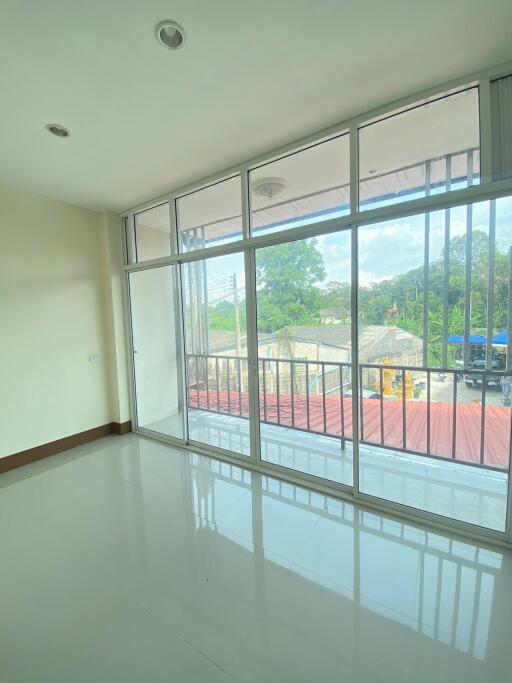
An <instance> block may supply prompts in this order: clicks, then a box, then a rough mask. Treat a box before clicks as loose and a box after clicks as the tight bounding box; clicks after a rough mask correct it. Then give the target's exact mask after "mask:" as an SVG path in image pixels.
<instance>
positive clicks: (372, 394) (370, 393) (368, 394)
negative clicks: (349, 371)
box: [344, 389, 380, 399]
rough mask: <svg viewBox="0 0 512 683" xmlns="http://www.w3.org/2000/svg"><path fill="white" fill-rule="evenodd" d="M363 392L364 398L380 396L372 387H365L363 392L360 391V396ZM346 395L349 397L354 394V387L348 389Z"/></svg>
mask: <svg viewBox="0 0 512 683" xmlns="http://www.w3.org/2000/svg"><path fill="white" fill-rule="evenodd" d="M361 394H362V397H363V398H377V399H378V398H380V394H379V393H378V392H377V391H371V390H370V389H363V391H362V392H359V395H360V396H361ZM344 395H345V396H347V397H350V396H352V389H349V390H348V391H346V392H345V394H344Z"/></svg>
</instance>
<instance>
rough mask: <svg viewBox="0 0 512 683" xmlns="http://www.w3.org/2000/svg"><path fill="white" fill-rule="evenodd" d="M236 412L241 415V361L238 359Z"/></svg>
mask: <svg viewBox="0 0 512 683" xmlns="http://www.w3.org/2000/svg"><path fill="white" fill-rule="evenodd" d="M238 412H239V414H240V415H242V360H241V358H238Z"/></svg>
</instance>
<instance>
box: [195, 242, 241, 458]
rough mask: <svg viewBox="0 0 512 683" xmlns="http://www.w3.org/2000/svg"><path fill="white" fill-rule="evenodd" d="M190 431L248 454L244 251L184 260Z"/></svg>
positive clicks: (203, 439) (199, 438)
mask: <svg viewBox="0 0 512 683" xmlns="http://www.w3.org/2000/svg"><path fill="white" fill-rule="evenodd" d="M182 286H183V294H184V306H185V351H186V362H187V387H188V394H187V401H188V403H187V406H188V424H189V436H190V439H192V440H193V441H200V442H202V443H205V444H209V445H211V446H216V447H218V448H223V449H225V450H228V451H233V452H235V453H240V454H242V455H250V438H249V437H250V428H249V389H248V381H249V372H248V363H247V324H246V314H245V271H244V256H243V254H233V255H226V256H218V257H214V258H210V259H203V260H199V261H195V262H193V263H185V264H183V265H182Z"/></svg>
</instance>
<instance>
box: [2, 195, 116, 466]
mask: <svg viewBox="0 0 512 683" xmlns="http://www.w3.org/2000/svg"><path fill="white" fill-rule="evenodd" d="M118 227H119V223H118V221H117V219H115V217H112V216H105V215H104V214H103V215H101V214H99V213H96V212H93V211H89V210H86V209H81V208H78V207H76V206H72V205H69V204H64V203H62V202H58V201H54V200H52V199H48V198H46V197H42V196H39V195H35V194H32V193H29V192H24V191H21V190H18V189H14V188H10V187H6V186H1V185H0V457H2V456H6V455H9V454H11V453H15V452H18V451H21V450H24V449H27V448H31V447H33V446H37V445H40V444H44V443H47V442H49V441H54V440H56V439H59V438H62V437H64V436H68V435H71V434H75V433H77V432H81V431H85V430H87V429H91V428H93V427H97V426H100V425H103V424H106V423H108V422H110V421H112V420H114V419H116V420H117V419H125V418H126V419H128V415H129V413H128V402H127V385H126V371H125V370H124V369H123V368H122V365H123V363H124V362H125V358H124V357H123V353H124V349H123V346H122V344H121V342H122V341H124V338H123V337H121V331H122V328H123V325H124V322H123V321H122V302H121V301H120V296H121V289H120V287H121V285H120V278H119V270H118V268H119V266H120V263H118V262H117V259H118V258H119V255H120V231H119V229H118ZM106 245H109V248H110V251H109V252H108V254H105V247H106ZM107 265H108V272H107V270H106V268H107ZM116 270H117V274H116ZM114 311H115V312H116V316H117V317H115V316H114V315H113V313H114ZM120 344H121V345H120ZM90 356H97V360H96V362H92V363H91V362H90ZM113 376H115V377H116V382H115V383H114V382H113V381H112V377H113ZM118 377H119V378H120V379H119V381H117V378H118ZM114 384H115V386H114ZM116 395H117V401H116V399H115V396H116Z"/></svg>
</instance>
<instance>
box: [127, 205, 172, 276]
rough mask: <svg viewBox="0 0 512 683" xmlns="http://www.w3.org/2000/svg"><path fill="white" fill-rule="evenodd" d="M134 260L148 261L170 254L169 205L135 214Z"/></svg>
mask: <svg viewBox="0 0 512 683" xmlns="http://www.w3.org/2000/svg"><path fill="white" fill-rule="evenodd" d="M135 249H136V260H137V261H138V262H139V263H140V262H141V261H150V260H151V259H154V258H161V257H162V256H169V255H170V253H171V220H170V217H169V204H168V202H165V204H160V205H159V206H155V207H154V208H152V209H147V210H146V211H141V213H137V214H135Z"/></svg>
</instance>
